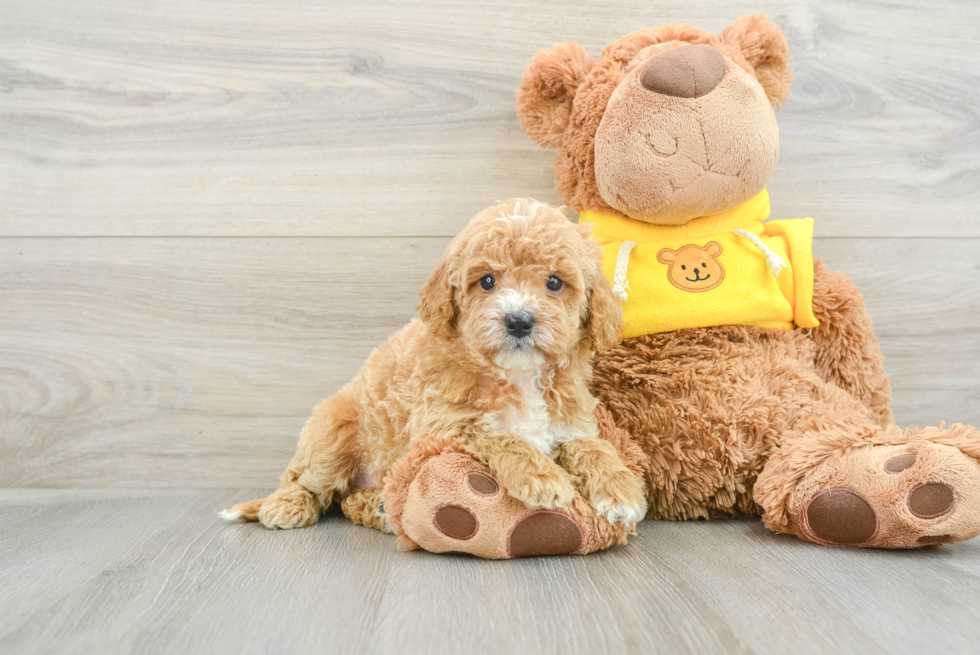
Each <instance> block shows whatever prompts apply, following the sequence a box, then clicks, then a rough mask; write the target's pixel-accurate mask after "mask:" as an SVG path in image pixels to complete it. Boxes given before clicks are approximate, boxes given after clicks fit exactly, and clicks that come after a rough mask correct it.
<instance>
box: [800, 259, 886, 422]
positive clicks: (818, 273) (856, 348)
mask: <svg viewBox="0 0 980 655" xmlns="http://www.w3.org/2000/svg"><path fill="white" fill-rule="evenodd" d="M813 276H814V280H813V312H814V314H815V315H816V317H817V320H819V321H820V326H819V327H816V328H814V329H813V334H812V337H813V342H814V345H815V346H816V349H815V353H816V354H815V357H814V364H815V365H816V368H817V372H818V373H819V375H820V377H821V378H823V379H824V380H825V381H827V382H832V383H833V384H836V385H837V386H838V387H840V388H841V389H843V390H845V391H846V392H848V393H849V394H850V395H851V396H852V397H854V398H857V399H858V400H860V401H861V402H862V403H863V404H864V405H865V406H866V407H867V408H868V409H869V410H870V411H871V413H872V415H873V416H874V417H875V421H876V422H877V423H878V425H880V426H882V427H887V426H889V425H892V424H893V423H894V422H895V417H894V416H893V414H892V409H891V400H892V392H891V384H890V383H889V381H888V375H887V374H886V373H885V367H884V365H883V363H882V357H881V346H880V345H879V344H878V338H877V337H876V336H875V333H874V326H873V325H872V322H871V315H870V314H869V313H868V308H867V306H866V305H865V302H864V297H863V296H862V295H861V292H860V291H858V288H857V286H856V285H855V284H854V283H853V282H852V281H851V280H849V279H848V278H847V276H845V275H844V274H843V273H837V272H834V271H831V270H829V269H828V268H827V267H826V266H824V265H823V263H822V262H815V263H814V266H813Z"/></svg>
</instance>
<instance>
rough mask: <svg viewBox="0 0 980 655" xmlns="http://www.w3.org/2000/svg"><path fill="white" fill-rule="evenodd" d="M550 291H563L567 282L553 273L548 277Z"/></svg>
mask: <svg viewBox="0 0 980 655" xmlns="http://www.w3.org/2000/svg"><path fill="white" fill-rule="evenodd" d="M547 286H548V291H561V290H562V288H564V286H565V283H564V282H562V281H561V280H559V279H558V278H557V277H555V276H554V275H552V276H551V277H549V278H548V285H547Z"/></svg>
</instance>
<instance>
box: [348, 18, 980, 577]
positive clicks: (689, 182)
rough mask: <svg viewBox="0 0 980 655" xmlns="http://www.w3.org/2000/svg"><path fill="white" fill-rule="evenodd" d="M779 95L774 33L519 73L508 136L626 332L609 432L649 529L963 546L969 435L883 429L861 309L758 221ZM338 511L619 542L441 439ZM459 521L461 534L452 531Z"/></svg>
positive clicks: (476, 540) (535, 547)
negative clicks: (732, 523)
mask: <svg viewBox="0 0 980 655" xmlns="http://www.w3.org/2000/svg"><path fill="white" fill-rule="evenodd" d="M791 81H792V70H791V68H790V66H789V48H788V46H787V43H786V39H785V37H784V35H783V34H782V32H781V31H780V29H779V28H778V27H777V26H776V25H775V24H774V23H773V22H771V21H769V20H768V19H767V18H766V17H764V16H757V15H746V16H742V17H741V18H739V19H737V20H736V21H735V22H733V23H732V24H731V25H729V26H728V27H726V28H725V29H724V30H723V31H722V33H721V34H715V33H712V32H709V31H706V30H703V29H699V28H697V27H692V26H689V25H677V24H668V25H662V26H660V27H655V28H652V29H644V30H640V31H637V32H633V33H632V34H629V35H627V36H624V37H622V38H621V39H619V40H617V41H615V42H614V43H612V44H610V45H608V46H606V47H605V48H604V49H603V50H602V53H601V55H600V56H599V58H598V59H596V58H593V57H592V56H591V55H590V54H589V53H587V52H586V51H585V50H584V49H583V48H582V47H581V46H579V45H577V44H574V43H561V44H558V45H556V46H554V47H553V48H551V49H550V50H546V51H543V52H539V53H538V54H537V55H535V56H534V57H533V59H532V60H531V62H530V64H529V66H528V67H527V70H526V71H525V73H524V76H523V79H522V80H521V83H520V88H519V90H518V92H517V114H518V117H519V118H520V121H521V124H522V125H523V127H524V129H525V131H526V132H527V134H528V135H529V136H530V137H531V138H532V139H534V140H535V141H536V142H537V143H539V144H540V145H541V146H544V147H547V148H552V149H554V150H555V152H556V154H555V160H554V173H555V184H556V188H557V191H558V193H559V195H560V196H561V197H562V198H563V200H564V202H565V203H566V204H567V205H568V206H569V207H570V208H572V209H574V210H576V211H578V212H579V213H580V217H579V220H580V222H582V223H589V224H591V225H592V226H593V238H595V239H596V241H597V242H598V243H599V244H600V245H601V246H602V248H603V252H604V268H605V273H606V275H607V276H608V277H609V279H610V281H611V282H612V284H613V289H614V292H615V293H616V295H617V297H618V298H619V300H620V302H621V303H622V308H623V311H624V317H625V327H624V331H623V334H622V336H623V340H622V342H621V343H620V344H619V345H617V346H615V347H614V348H612V349H611V350H607V351H605V352H602V353H599V354H597V355H596V357H595V360H594V366H593V375H594V378H593V382H592V390H593V393H594V395H595V396H596V397H597V398H598V399H599V401H600V403H599V407H598V409H597V410H596V414H597V419H598V422H599V425H600V434H601V436H602V438H605V439H608V440H609V441H610V442H611V443H613V445H615V446H616V448H617V449H618V450H619V451H620V453H621V455H622V457H623V460H624V462H626V464H627V466H628V467H630V468H631V470H633V471H634V472H635V473H636V474H637V475H642V477H643V480H644V483H645V489H646V496H647V500H648V503H649V511H648V514H647V518H648V519H670V520H685V519H721V518H726V517H759V516H761V518H762V520H763V522H764V524H765V525H766V526H767V527H768V528H769V529H771V530H773V531H775V532H779V533H789V534H793V535H796V536H797V537H799V538H802V539H805V540H808V541H811V542H814V543H817V544H822V545H832V546H851V547H879V548H919V547H924V546H932V545H935V544H941V543H951V542H955V541H960V540H965V539H970V538H973V537H975V536H976V535H977V534H980V434H978V432H977V431H976V430H975V429H974V428H973V427H971V426H968V425H963V424H954V425H950V426H948V427H946V426H945V424H941V425H939V426H938V427H926V428H922V429H907V430H902V429H900V428H899V427H898V426H896V425H895V424H894V419H893V414H892V411H891V392H890V386H889V381H888V377H887V375H886V373H885V370H884V366H883V361H882V355H881V351H880V348H879V344H878V341H877V339H876V337H875V334H874V331H873V326H872V321H871V318H870V316H869V314H868V311H867V309H866V307H865V303H864V299H863V298H862V296H861V294H860V293H859V291H858V289H857V288H856V286H855V285H854V284H853V283H852V282H851V281H850V280H848V278H847V277H846V276H845V275H843V274H842V273H837V272H833V271H831V270H829V269H828V268H827V267H826V266H824V265H823V264H822V263H821V262H820V261H815V260H814V259H813V255H812V235H813V221H812V219H809V218H804V219H783V220H769V218H770V216H769V214H770V204H769V196H768V192H767V190H766V185H767V183H768V181H769V179H770V177H771V175H772V173H773V171H774V169H775V166H776V162H777V159H778V155H779V134H778V129H777V125H776V119H775V112H774V107H776V106H778V105H779V104H781V103H782V102H783V101H784V100H785V99H786V97H787V96H788V93H789V89H790V84H791ZM379 504H382V507H381V509H380V511H379V509H378V505H379ZM343 507H344V511H345V513H347V515H348V516H350V517H351V518H352V519H353V520H355V521H356V522H360V523H364V524H368V525H374V526H375V527H381V528H383V529H387V530H389V531H392V532H395V533H396V534H398V535H399V544H400V545H401V546H402V547H403V548H409V549H410V548H415V547H422V548H425V549H427V550H431V551H434V552H446V551H459V552H467V553H472V554H475V555H479V556H482V557H491V558H505V557H517V556H521V555H536V554H557V553H585V552H591V551H594V550H600V549H602V548H606V547H609V546H611V545H612V544H615V543H622V542H624V541H625V540H626V538H627V536H628V533H629V528H628V527H625V528H624V527H622V526H619V527H614V526H611V525H610V524H608V523H606V522H605V521H604V520H602V519H601V518H599V517H597V516H596V515H595V513H594V511H592V510H591V508H590V507H589V506H588V504H587V503H585V502H584V501H583V500H582V499H581V498H576V499H575V500H573V501H572V503H570V504H569V505H567V506H565V507H561V508H556V509H554V510H535V511H532V510H529V509H528V508H526V507H524V506H523V505H521V504H520V503H518V502H517V501H515V500H514V499H513V498H510V497H509V496H508V495H507V493H506V490H503V489H500V487H499V485H498V484H497V482H496V481H495V478H494V475H493V471H492V470H491V469H490V468H489V467H488V466H487V464H486V462H483V461H481V460H480V459H479V458H478V457H477V456H476V455H474V454H473V453H470V452H468V451H467V450H466V449H465V447H463V446H462V445H461V444H460V443H458V442H455V441H453V440H451V439H446V438H443V437H440V436H439V435H432V436H431V437H427V438H425V439H422V440H420V441H419V442H418V444H417V445H416V447H415V449H414V450H413V451H412V453H410V454H409V455H408V456H407V457H406V458H405V459H404V460H403V461H402V462H399V464H398V465H397V466H396V468H395V470H393V472H392V474H391V475H389V476H388V479H387V480H386V481H385V486H384V489H383V490H380V489H379V490H372V491H368V492H364V493H363V494H354V495H352V496H350V497H348V498H347V499H346V500H345V501H344V506H343ZM448 507H452V508H457V507H462V508H465V509H466V512H467V513H468V514H467V517H468V518H467V520H466V521H465V522H464V523H465V525H463V526H462V527H461V528H458V529H455V531H454V528H453V526H451V525H449V523H450V522H449V521H446V520H441V519H440V516H441V514H440V513H441V512H445V509H446V508H448Z"/></svg>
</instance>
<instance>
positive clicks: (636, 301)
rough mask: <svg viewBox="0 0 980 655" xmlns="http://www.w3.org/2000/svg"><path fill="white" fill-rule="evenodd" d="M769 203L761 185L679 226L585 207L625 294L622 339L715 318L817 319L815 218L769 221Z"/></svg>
mask: <svg viewBox="0 0 980 655" xmlns="http://www.w3.org/2000/svg"><path fill="white" fill-rule="evenodd" d="M769 211H770V207H769V194H768V193H767V192H766V191H765V190H763V191H762V192H760V193H759V194H758V195H756V196H755V197H754V198H752V199H751V200H749V201H748V202H746V203H745V204H743V205H740V206H738V207H736V208H735V209H732V210H730V211H727V212H724V213H722V214H717V215H714V216H703V217H701V218H695V219H693V220H691V221H688V222H687V223H685V224H684V225H676V226H671V225H650V224H649V223H644V222H642V221H638V220H634V219H631V218H623V217H621V216H613V215H611V214H604V213H602V212H597V211H588V210H587V211H584V212H582V214H581V217H580V219H579V220H580V222H582V223H592V224H593V225H594V227H593V236H594V238H595V239H596V241H597V242H598V243H599V245H601V246H602V248H603V251H604V256H603V264H604V267H605V273H606V276H607V277H608V278H609V279H610V280H611V281H612V283H613V290H614V291H615V292H616V294H617V295H618V296H619V299H620V300H621V301H623V312H624V314H625V326H624V329H623V337H624V338H629V337H636V336H640V335H643V334H655V333H658V332H670V331H673V330H679V329H682V328H692V327H713V326H717V325H756V326H759V327H763V328H776V329H783V330H792V329H793V328H794V327H797V326H798V327H816V326H817V325H819V322H818V321H817V319H816V317H815V316H814V315H813V254H812V244H813V219H812V218H799V219H788V220H781V221H769V222H766V223H763V221H765V220H766V219H767V218H769ZM617 268H618V269H619V270H617Z"/></svg>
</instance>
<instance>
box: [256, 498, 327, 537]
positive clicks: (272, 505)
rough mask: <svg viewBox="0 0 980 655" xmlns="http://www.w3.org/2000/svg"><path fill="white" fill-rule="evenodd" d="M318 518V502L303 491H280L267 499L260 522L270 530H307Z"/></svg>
mask: <svg viewBox="0 0 980 655" xmlns="http://www.w3.org/2000/svg"><path fill="white" fill-rule="evenodd" d="M318 518H319V510H318V509H317V505H316V500H314V499H313V496H312V495H311V494H310V492H308V491H305V490H303V489H289V490H283V489H280V490H279V491H277V492H275V493H274V494H272V495H271V496H269V497H268V498H266V499H265V502H263V503H262V508H261V509H259V521H261V522H262V525H264V526H265V527H267V528H269V529H270V530H275V529H279V530H290V529H292V528H305V527H306V526H308V525H313V524H314V523H316V521H317V519H318Z"/></svg>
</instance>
